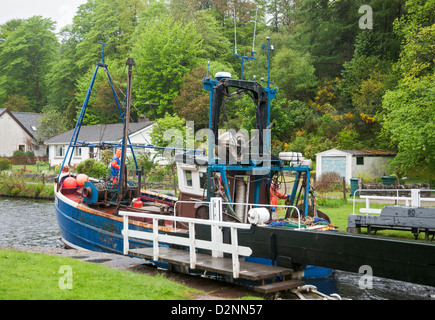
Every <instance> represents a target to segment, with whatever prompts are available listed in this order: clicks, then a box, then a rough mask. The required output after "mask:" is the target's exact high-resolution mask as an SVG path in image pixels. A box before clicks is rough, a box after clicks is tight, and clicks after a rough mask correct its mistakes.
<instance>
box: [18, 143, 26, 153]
mask: <svg viewBox="0 0 435 320" xmlns="http://www.w3.org/2000/svg"><path fill="white" fill-rule="evenodd" d="M18 150H19V151H22V152H26V146H25V145H24V144H20V145H18Z"/></svg>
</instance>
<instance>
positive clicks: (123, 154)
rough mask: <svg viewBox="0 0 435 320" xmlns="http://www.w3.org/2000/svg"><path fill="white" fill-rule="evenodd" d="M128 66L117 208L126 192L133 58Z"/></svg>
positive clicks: (128, 60)
mask: <svg viewBox="0 0 435 320" xmlns="http://www.w3.org/2000/svg"><path fill="white" fill-rule="evenodd" d="M125 64H126V65H127V66H128V79H127V98H126V103H125V112H124V114H125V117H124V135H123V138H122V149H121V168H120V170H121V172H120V179H119V184H118V198H117V201H116V207H117V209H118V208H119V205H120V203H121V199H122V197H123V195H124V194H125V192H126V190H127V170H126V168H125V158H126V155H127V141H128V131H129V125H130V109H131V88H132V79H133V66H134V65H136V64H135V62H134V59H133V58H131V57H130V58H128V59H127V62H126V63H125Z"/></svg>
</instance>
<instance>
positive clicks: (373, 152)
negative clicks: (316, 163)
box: [317, 149, 396, 157]
mask: <svg viewBox="0 0 435 320" xmlns="http://www.w3.org/2000/svg"><path fill="white" fill-rule="evenodd" d="M338 153H340V154H351V155H352V156H354V157H362V156H366V157H377V156H386V157H392V156H395V155H396V153H394V152H391V151H386V150H380V149H364V150H360V149H357V150H347V149H331V150H327V151H323V152H320V153H317V155H322V156H325V155H329V154H331V155H332V154H338Z"/></svg>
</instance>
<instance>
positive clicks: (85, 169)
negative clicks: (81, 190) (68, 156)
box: [76, 159, 109, 178]
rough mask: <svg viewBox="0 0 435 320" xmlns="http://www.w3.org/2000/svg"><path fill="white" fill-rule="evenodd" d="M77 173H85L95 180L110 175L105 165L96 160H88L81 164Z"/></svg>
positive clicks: (77, 168)
mask: <svg viewBox="0 0 435 320" xmlns="http://www.w3.org/2000/svg"><path fill="white" fill-rule="evenodd" d="M76 171H77V173H84V174H86V175H88V176H90V177H93V178H102V177H104V176H106V175H107V174H108V173H109V169H108V168H107V167H106V166H105V165H104V163H102V162H99V161H96V160H94V159H87V160H85V161H83V162H80V163H79V164H78V165H77V167H76Z"/></svg>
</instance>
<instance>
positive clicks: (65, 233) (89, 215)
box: [55, 196, 164, 254]
mask: <svg viewBox="0 0 435 320" xmlns="http://www.w3.org/2000/svg"><path fill="white" fill-rule="evenodd" d="M55 208H56V218H57V221H58V224H59V229H60V233H61V236H62V238H63V239H64V240H65V243H66V244H68V245H70V246H72V247H75V248H82V249H87V250H91V251H98V252H108V253H116V254H123V248H124V240H123V236H122V229H123V221H122V218H120V217H115V216H113V217H110V216H109V215H104V214H103V215H100V214H95V213H93V212H90V210H89V211H87V210H83V209H82V208H80V206H78V205H77V204H75V203H74V202H72V203H70V202H69V201H68V200H65V199H62V198H61V197H58V196H56V198H55ZM129 228H130V229H132V230H140V231H146V232H152V229H150V228H146V227H140V226H136V225H133V224H130V227H129ZM151 245H152V244H151V243H148V242H145V241H138V240H130V242H129V246H130V248H131V249H136V248H144V247H150V246H151ZM163 246H164V245H163Z"/></svg>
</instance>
